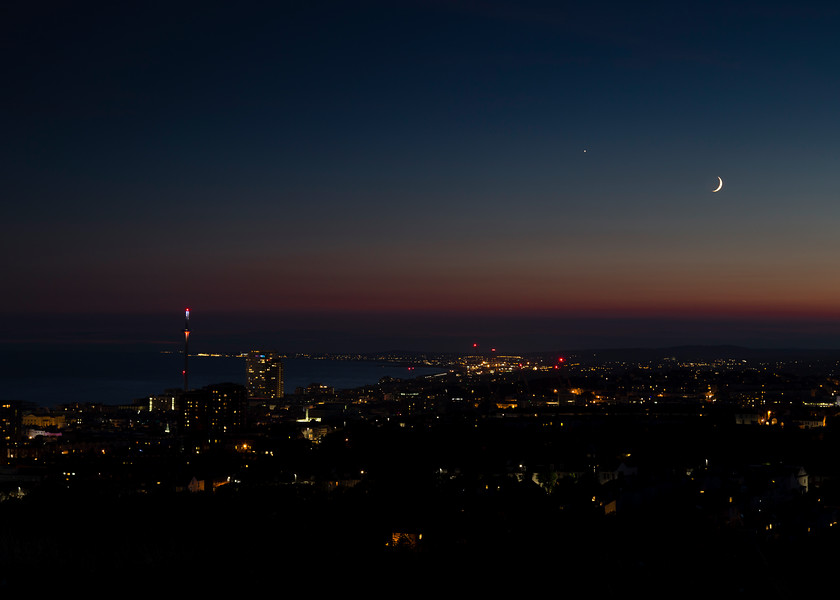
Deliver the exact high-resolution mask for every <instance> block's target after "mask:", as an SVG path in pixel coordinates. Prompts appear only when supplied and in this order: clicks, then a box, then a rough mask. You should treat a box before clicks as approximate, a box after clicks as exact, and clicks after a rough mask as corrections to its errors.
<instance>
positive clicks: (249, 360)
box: [245, 350, 283, 399]
mask: <svg viewBox="0 0 840 600" xmlns="http://www.w3.org/2000/svg"><path fill="white" fill-rule="evenodd" d="M245 367H246V369H247V371H248V373H247V374H248V377H247V387H248V398H249V399H257V398H259V399H273V398H282V397H283V361H282V360H281V359H280V356H278V355H277V353H276V352H260V351H259V350H252V351H251V352H249V353H248V356H247V357H246V358H245Z"/></svg>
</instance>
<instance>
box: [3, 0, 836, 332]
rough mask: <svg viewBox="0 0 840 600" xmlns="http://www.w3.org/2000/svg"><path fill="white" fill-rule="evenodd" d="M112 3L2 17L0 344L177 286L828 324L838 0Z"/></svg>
mask: <svg viewBox="0 0 840 600" xmlns="http://www.w3.org/2000/svg"><path fill="white" fill-rule="evenodd" d="M116 4H122V3H105V2H96V3H94V2H84V1H81V2H73V3H69V2H54V3H53V2H38V3H34V2H12V3H11V4H10V7H9V8H8V9H4V14H3V15H2V16H1V17H0V40H2V41H0V44H2V48H1V49H2V56H3V58H2V61H3V82H4V85H3V88H4V91H3V93H2V97H0V106H1V107H2V114H1V115H0V119H2V122H0V124H2V131H3V138H4V143H3V144H2V150H0V152H2V160H1V161H0V170H2V172H1V173H0V175H2V177H0V181H1V182H2V183H0V186H2V189H1V190H0V191H2V199H3V201H2V206H0V246H2V251H3V255H4V256H5V257H6V259H5V260H4V265H3V267H2V272H1V273H0V276H2V278H3V283H4V286H3V287H4V290H5V293H4V294H3V295H2V296H0V312H1V313H2V314H3V315H4V316H3V318H4V326H3V331H0V337H2V336H5V338H4V339H13V338H14V337H15V336H18V337H19V336H20V335H21V333H20V331H19V329H20V327H18V331H16V332H15V333H14V334H12V333H9V331H11V330H12V329H15V327H14V324H15V323H18V324H20V323H29V324H31V323H32V322H38V320H37V318H36V317H37V315H38V314H40V313H43V312H53V313H56V312H58V313H62V314H69V315H73V314H93V315H111V316H117V317H118V316H119V315H120V314H125V315H129V314H137V313H146V314H152V315H154V314H160V315H168V317H167V319H169V318H170V317H171V320H174V321H175V322H177V321H178V320H179V319H180V315H181V314H182V313H181V311H182V309H183V307H184V306H190V307H192V308H193V311H194V314H195V315H201V314H204V315H209V314H222V313H238V314H246V313H247V314H248V315H255V314H262V313H274V314H275V321H273V322H272V327H276V329H277V330H278V331H279V330H285V329H288V328H298V329H307V330H311V329H313V328H315V329H317V328H318V327H319V326H322V327H325V328H326V327H327V325H324V323H327V322H330V323H332V324H331V325H330V327H331V328H332V330H338V329H342V327H343V328H344V331H345V335H346V336H349V338H347V339H348V340H350V341H348V342H347V343H348V344H349V345H352V332H353V331H357V332H359V331H362V330H364V331H367V332H370V331H371V330H374V329H377V328H379V329H380V330H381V332H385V333H387V334H388V335H389V336H391V338H390V341H389V342H387V343H389V344H391V343H392V342H393V343H396V342H395V340H397V339H399V336H400V332H401V331H403V330H401V329H400V328H401V327H403V328H404V329H405V331H404V333H405V334H406V335H407V336H408V335H419V333H418V331H415V332H414V333H413V334H412V333H411V332H409V331H408V329H411V327H410V326H407V325H406V323H414V324H415V326H416V327H417V328H419V330H422V331H426V332H428V331H431V330H432V329H434V330H436V331H439V333H440V335H444V334H453V335H454V332H455V331H456V330H457V331H459V335H461V334H462V335H463V336H465V337H464V340H465V339H466V338H467V337H469V336H476V335H479V334H481V335H484V336H486V337H487V339H488V340H490V339H492V338H493V335H494V332H498V336H499V337H500V338H501V337H502V331H507V332H508V334H511V333H512V332H517V334H521V335H520V338H522V339H519V341H518V342H517V343H519V345H520V346H523V347H524V346H525V345H528V344H529V343H532V342H526V341H525V340H524V337H522V336H523V335H524V333H525V331H524V329H521V328H519V326H518V325H512V323H524V322H526V321H527V322H528V323H529V325H528V327H530V329H529V331H532V332H533V333H534V336H537V337H538V336H539V335H540V334H544V335H545V336H548V338H549V339H543V340H542V341H540V342H539V343H537V342H533V343H537V345H542V346H545V345H551V344H553V343H555V342H557V343H569V344H571V343H580V344H586V343H591V344H601V343H611V344H613V343H615V344H620V343H628V344H631V343H664V342H667V343H695V342H703V343H755V344H764V345H777V346H784V345H789V344H792V343H796V344H805V345H808V344H812V345H814V344H816V345H828V346H829V347H840V309H838V307H840V277H838V276H837V274H838V269H837V263H836V261H838V260H840V232H838V230H837V225H836V224H837V223H838V222H840V221H839V220H838V219H840V206H838V198H840V169H838V166H840V165H838V157H840V141H838V140H840V118H838V109H837V107H838V106H840V78H838V77H837V73H840V36H838V34H837V32H838V31H840V8H825V6H826V5H828V4H829V3H825V2H807V1H806V2H785V3H782V2H772V1H765V2H738V1H735V2H716V1H712V2H708V1H705V2H673V1H668V2H515V3H514V2H502V1H473V2H458V1H443V0H439V1H437V0H432V1H415V0H400V1H398V2H397V1H394V2H385V1H382V2H364V1H363V2H324V1H318V0H305V1H301V2H293V1H283V2H275V3H266V2H260V3H250V2H235V3H234V2H211V1H206V2H201V3H190V2H174V3H173V2H156V1H148V2H142V3H141V2H137V3H131V5H130V6H115V5H116ZM126 4H128V3H126ZM718 176H720V177H722V178H723V181H724V187H723V189H722V190H721V191H720V192H719V193H712V190H713V189H714V188H715V187H716V186H717V182H718V179H717V178H718ZM304 311H305V313H306V314H307V315H309V316H307V317H303V316H302V313H303V312H304ZM313 315H314V316H313ZM336 315H345V317H347V315H350V316H349V317H347V318H346V319H345V321H347V319H349V320H350V321H352V322H353V323H355V325H353V324H352V323H351V324H349V325H343V326H338V325H337V324H336V322H335V321H329V319H336V318H338V317H336ZM377 315H388V317H387V319H386V318H385V317H384V316H383V318H382V319H379V320H377ZM395 315H397V316H395ZM435 315H445V318H441V319H437V318H436V316H435ZM109 318H110V317H109ZM634 320H635V322H636V323H637V327H636V328H635V329H633V327H631V326H627V327H628V331H629V330H631V329H632V330H633V331H635V333H634V334H631V333H628V335H627V336H626V337H624V338H622V337H621V335H620V331H619V330H620V329H621V328H618V329H617V328H616V326H615V324H616V323H618V322H620V323H625V324H626V323H629V322H631V321H634ZM596 321H597V322H599V323H600V324H601V325H600V327H601V330H603V331H602V334H603V333H604V332H606V331H608V332H609V335H610V336H612V337H609V336H607V337H604V335H601V337H600V338H598V337H594V338H591V339H590V341H589V342H586V341H584V338H585V337H586V336H585V335H584V333H585V332H584V331H583V330H586V331H590V332H593V333H594V332H595V331H596V330H597V329H598V327H597V326H595V325H592V327H591V329H586V327H589V326H588V325H587V326H584V325H582V323H590V324H591V323H595V322H596ZM374 322H376V323H378V325H376V326H373V325H372V323H374ZM712 322H714V323H717V326H716V327H718V328H717V329H715V328H711V329H710V327H709V326H708V324H709V323H712ZM400 323H402V325H400ZM420 323H422V326H421V325H419V324H420ZM459 323H460V324H461V325H462V329H460V330H459V329H458V328H459ZM607 323H609V325H606V324H607ZM654 323H656V324H654ZM676 323H683V324H685V323H689V324H688V325H685V326H677V325H674V324H676ZM721 323H724V324H726V325H723V326H721V325H720V324H721ZM750 323H753V324H755V327H752V328H750V326H749V324H750ZM169 324H170V322H169V321H166V323H165V327H163V329H165V328H166V327H169ZM319 324H321V325H319ZM785 324H788V325H789V326H788V325H785ZM803 324H804V325H803ZM354 327H355V328H356V329H355V330H354ZM680 327H682V328H680ZM803 328H804V329H803ZM572 329H574V330H576V331H579V333H580V335H581V336H582V337H580V338H579V341H578V338H574V340H575V341H574V342H573V338H571V337H566V338H563V333H564V332H566V333H567V332H569V331H571V330H572ZM712 330H714V331H716V332H717V333H715V334H714V335H709V331H712ZM621 331H623V330H621ZM640 331H644V332H645V333H646V334H650V333H651V332H658V333H659V334H661V335H659V337H658V338H657V337H655V336H654V337H650V336H649V337H644V336H642V337H640V336H639V332H640ZM768 331H769V332H770V333H768ZM803 331H807V332H811V333H815V335H816V334H819V336H822V337H819V339H817V337H813V336H812V337H811V338H809V337H808V336H807V335H805V334H803ZM313 335H315V334H313ZM430 335H431V334H430ZM616 336H617V337H616ZM634 336H635V337H634ZM607 338H609V342H608V339H607ZM613 338H615V339H613ZM510 339H511V340H512V339H513V338H510ZM534 339H536V337H535V338H534ZM464 340H460V339H459V341H458V342H457V344H460V343H462V342H463V341H464ZM310 341H311V340H310ZM382 343H386V342H382ZM491 343H492V342H491ZM419 344H420V342H418V345H419ZM457 344H455V345H456V346H457Z"/></svg>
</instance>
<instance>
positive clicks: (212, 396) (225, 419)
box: [180, 383, 248, 441]
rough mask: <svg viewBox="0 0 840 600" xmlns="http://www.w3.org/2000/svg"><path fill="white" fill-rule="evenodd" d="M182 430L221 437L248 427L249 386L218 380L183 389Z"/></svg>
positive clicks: (199, 435)
mask: <svg viewBox="0 0 840 600" xmlns="http://www.w3.org/2000/svg"><path fill="white" fill-rule="evenodd" d="M180 405H181V407H180V408H181V417H182V419H183V421H182V431H183V433H184V435H186V436H187V437H204V438H206V439H208V440H211V441H212V440H215V439H218V438H220V437H222V436H224V435H225V434H231V433H238V432H240V431H242V430H243V429H244V428H245V418H246V414H247V409H248V399H247V397H246V391H245V387H244V386H241V385H239V384H236V383H215V384H212V385H208V386H205V387H203V388H201V389H200V390H189V391H187V392H183V393H182V395H181V399H180Z"/></svg>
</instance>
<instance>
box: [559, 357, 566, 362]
mask: <svg viewBox="0 0 840 600" xmlns="http://www.w3.org/2000/svg"><path fill="white" fill-rule="evenodd" d="M557 362H559V363H562V362H566V359H565V358H563V357H562V356H561V357H560V358H558V359H557Z"/></svg>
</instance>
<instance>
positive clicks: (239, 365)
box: [0, 346, 442, 407]
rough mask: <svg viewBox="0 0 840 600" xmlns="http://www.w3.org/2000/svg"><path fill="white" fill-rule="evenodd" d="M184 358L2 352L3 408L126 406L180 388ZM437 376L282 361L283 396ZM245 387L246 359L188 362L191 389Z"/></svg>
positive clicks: (324, 361) (364, 363) (340, 361)
mask: <svg viewBox="0 0 840 600" xmlns="http://www.w3.org/2000/svg"><path fill="white" fill-rule="evenodd" d="M183 367H184V356H183V354H181V353H178V352H161V351H159V350H138V349H131V350H128V349H121V348H89V347H51V348H40V347H39V348H35V347H32V346H25V347H20V348H9V347H4V348H0V400H18V401H23V402H28V403H32V404H35V405H36V406H42V407H53V406H57V405H60V404H66V403H73V402H80V403H88V402H91V403H98V404H106V405H119V404H128V403H131V402H132V401H134V400H137V399H140V398H148V397H149V396H152V395H155V394H160V393H163V392H164V391H165V390H167V389H175V388H178V389H180V388H182V387H183V384H184V380H183V375H182V373H183ZM440 372H442V371H441V370H440V369H437V368H433V367H428V366H422V365H418V366H415V367H414V368H413V369H409V368H408V365H407V364H402V363H400V364H398V363H394V362H388V361H384V360H358V359H352V360H351V359H347V358H335V357H329V356H325V357H317V358H316V357H311V356H309V357H307V356H293V357H287V358H284V359H283V379H284V390H285V392H286V393H294V391H295V389H296V388H298V387H305V386H308V385H310V384H312V383H319V384H325V385H328V386H331V387H333V388H335V389H336V390H342V389H352V388H356V387H361V386H364V385H370V384H374V383H377V382H378V381H379V380H380V379H381V378H382V377H394V378H398V379H408V378H413V377H420V376H424V375H431V374H435V373H440ZM222 382H233V383H239V384H243V385H244V383H245V359H244V358H243V357H239V356H236V355H235V354H230V355H221V356H218V355H216V356H199V355H190V357H189V386H190V388H200V387H203V386H205V385H210V384H213V383H222Z"/></svg>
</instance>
